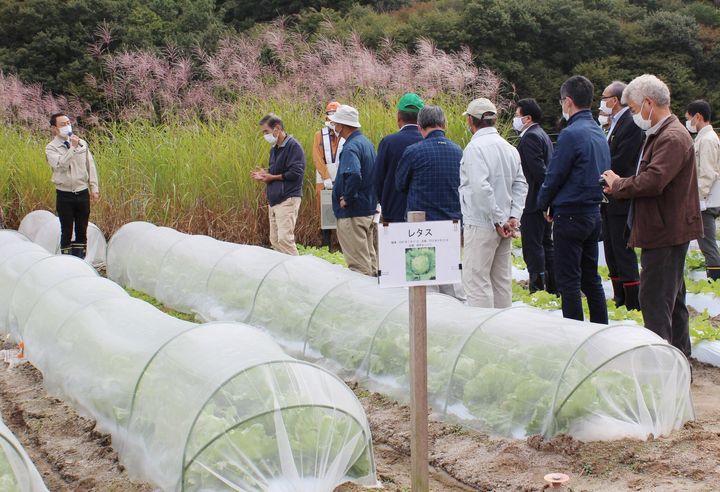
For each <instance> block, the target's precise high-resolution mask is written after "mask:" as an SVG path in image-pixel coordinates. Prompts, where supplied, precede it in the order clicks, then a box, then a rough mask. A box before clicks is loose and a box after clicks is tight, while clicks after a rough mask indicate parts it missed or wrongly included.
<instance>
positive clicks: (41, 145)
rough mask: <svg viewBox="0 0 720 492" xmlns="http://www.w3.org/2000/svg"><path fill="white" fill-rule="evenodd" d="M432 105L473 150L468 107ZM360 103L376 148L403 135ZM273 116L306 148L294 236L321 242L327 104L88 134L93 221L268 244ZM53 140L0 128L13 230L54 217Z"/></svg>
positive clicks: (0, 191)
mask: <svg viewBox="0 0 720 492" xmlns="http://www.w3.org/2000/svg"><path fill="white" fill-rule="evenodd" d="M432 102H435V103H438V104H440V105H441V106H442V107H443V108H444V110H445V112H446V113H447V116H448V121H449V130H448V135H449V136H450V138H453V139H454V140H455V141H456V142H458V144H460V145H465V144H466V143H467V141H468V140H469V137H470V135H469V134H468V133H467V131H466V130H465V122H464V118H463V117H462V116H461V115H462V112H463V111H464V109H465V104H466V101H464V100H459V99H444V100H443V99H438V100H436V101H432ZM353 104H354V105H356V106H357V107H358V109H359V111H360V121H361V124H362V130H363V132H364V133H365V134H366V135H367V136H368V137H369V138H370V140H371V141H372V142H373V143H375V144H376V145H377V144H378V143H379V141H380V139H381V138H382V137H383V136H385V135H388V134H390V133H393V132H395V131H397V123H396V120H395V118H396V116H395V110H394V109H393V108H391V107H388V106H386V105H385V104H384V103H383V102H382V101H380V100H377V99H372V98H365V99H358V100H356V101H354V102H353ZM269 111H273V112H275V113H277V114H278V115H279V116H281V117H282V118H283V120H284V123H285V126H286V128H287V130H288V132H289V133H290V134H292V135H293V136H294V137H295V138H297V139H298V141H299V142H300V143H301V144H302V146H303V148H304V149H305V153H306V157H307V159H308V161H309V162H308V166H307V171H306V176H305V184H304V191H305V194H304V200H303V206H302V207H301V212H300V217H299V219H298V225H297V228H296V236H297V240H298V242H300V243H303V244H309V245H316V244H319V242H320V227H319V218H318V217H317V214H316V211H315V203H314V196H315V193H314V184H315V175H314V167H313V166H312V140H313V136H314V134H315V132H316V131H317V130H318V129H319V128H320V127H321V126H322V124H323V118H324V115H323V113H322V110H321V109H320V107H319V105H318V107H314V106H312V105H307V104H303V103H299V102H298V103H295V102H285V101H257V100H253V99H245V100H242V101H239V102H238V104H237V106H236V108H235V112H234V113H232V114H228V115H227V117H226V118H225V119H224V120H223V121H221V122H201V121H183V122H181V121H175V122H170V123H167V124H162V125H153V124H151V123H148V122H137V123H134V124H114V125H109V126H107V127H103V128H97V129H94V130H91V131H86V132H83V131H80V132H79V133H80V134H81V136H83V137H84V138H86V139H87V140H88V142H89V144H90V148H91V150H92V151H93V154H94V155H95V158H96V161H97V165H98V172H99V175H100V187H101V201H100V202H99V203H98V205H97V206H96V207H95V208H94V210H93V212H92V216H91V220H92V221H93V222H95V223H96V224H97V225H98V226H100V228H101V229H102V230H103V231H104V232H105V233H106V234H108V235H110V234H112V233H113V232H114V231H115V230H116V229H117V228H118V227H120V226H122V225H123V224H125V223H127V222H130V221H134V220H147V221H150V222H153V223H156V224H159V225H166V226H170V227H174V228H177V229H179V230H182V231H186V232H192V233H197V234H209V235H212V236H214V237H217V238H219V239H224V240H231V241H236V242H241V243H252V244H266V243H267V237H268V234H267V228H268V225H267V216H266V213H267V212H266V209H265V198H264V190H265V186H264V185H262V184H259V183H256V182H255V181H253V180H251V179H250V177H249V174H250V171H251V170H252V168H253V167H255V166H256V165H262V166H266V165H267V159H268V154H269V150H270V146H269V145H268V144H267V143H266V142H265V141H264V140H263V139H262V137H261V134H260V132H259V128H258V125H257V122H258V121H259V120H260V118H261V117H262V116H263V115H264V114H266V113H267V112H269ZM503 131H506V130H503ZM49 140H50V135H49V132H48V133H47V134H44V133H43V134H33V133H30V132H29V131H27V130H23V129H19V128H15V127H7V126H5V127H2V128H0V146H1V147H2V148H3V149H4V150H3V153H4V156H3V159H4V161H5V162H6V163H7V165H8V166H7V167H4V168H3V172H2V173H0V199H2V203H1V206H2V208H3V212H4V215H5V217H6V218H7V220H8V223H9V225H10V226H11V227H16V226H17V225H18V223H19V221H20V219H22V217H23V216H24V215H25V214H27V213H28V212H30V211H32V210H34V209H37V208H46V209H49V210H53V209H54V188H53V186H52V184H51V182H50V175H51V172H50V169H49V167H48V166H47V163H46V161H45V153H44V152H45V145H46V143H47V142H48V141H49Z"/></svg>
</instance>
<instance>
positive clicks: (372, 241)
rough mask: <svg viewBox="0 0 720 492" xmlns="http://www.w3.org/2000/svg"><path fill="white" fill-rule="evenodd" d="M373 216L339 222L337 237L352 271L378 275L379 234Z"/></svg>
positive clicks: (351, 218) (340, 220) (339, 220)
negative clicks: (377, 243) (377, 242)
mask: <svg viewBox="0 0 720 492" xmlns="http://www.w3.org/2000/svg"><path fill="white" fill-rule="evenodd" d="M372 217H373V216H372V215H368V216H365V217H350V218H346V219H338V220H337V237H338V241H339V242H340V248H341V249H342V252H343V256H344V257H345V261H346V262H347V264H348V268H349V269H350V270H354V271H356V272H360V273H364V274H365V275H369V276H375V275H377V269H378V263H377V246H376V241H377V232H376V227H375V224H374V223H373V221H372Z"/></svg>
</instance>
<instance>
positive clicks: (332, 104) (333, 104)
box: [325, 101, 340, 113]
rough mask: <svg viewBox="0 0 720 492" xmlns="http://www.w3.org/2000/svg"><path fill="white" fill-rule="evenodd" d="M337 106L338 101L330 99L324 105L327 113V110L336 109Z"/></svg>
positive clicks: (338, 104) (338, 105)
mask: <svg viewBox="0 0 720 492" xmlns="http://www.w3.org/2000/svg"><path fill="white" fill-rule="evenodd" d="M339 107H340V103H339V102H337V101H330V102H329V103H327V106H325V112H326V113H327V112H328V111H337V108H339Z"/></svg>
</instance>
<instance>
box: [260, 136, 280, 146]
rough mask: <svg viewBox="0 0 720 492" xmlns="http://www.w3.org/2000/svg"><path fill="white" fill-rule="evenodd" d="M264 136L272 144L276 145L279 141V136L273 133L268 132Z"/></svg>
mask: <svg viewBox="0 0 720 492" xmlns="http://www.w3.org/2000/svg"><path fill="white" fill-rule="evenodd" d="M263 138H265V141H266V142H267V143H269V144H270V145H275V144H276V143H277V137H275V135H273V134H272V133H266V134H265V135H263Z"/></svg>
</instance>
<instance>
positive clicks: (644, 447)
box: [0, 362, 720, 492]
mask: <svg viewBox="0 0 720 492" xmlns="http://www.w3.org/2000/svg"><path fill="white" fill-rule="evenodd" d="M693 367H694V375H695V381H694V383H693V386H692V391H693V397H694V402H695V409H696V413H697V419H696V420H695V421H692V422H688V423H687V424H686V425H685V427H684V428H683V429H681V430H679V431H677V432H674V433H673V434H672V435H671V436H669V437H664V438H651V439H649V440H648V441H646V442H641V441H634V440H622V441H613V442H592V443H583V442H579V441H576V440H574V439H572V438H570V437H569V436H564V435H560V436H556V437H555V438H553V439H552V440H550V441H545V440H543V439H542V438H541V437H540V436H531V437H529V438H528V439H526V440H513V439H505V438H495V437H491V436H488V435H486V434H483V433H479V432H474V431H470V430H467V429H464V428H463V427H461V426H458V425H452V424H447V423H443V422H439V421H437V420H433V419H431V423H430V453H431V456H430V461H431V465H432V467H431V484H430V486H431V490H433V491H443V492H445V491H448V492H454V491H473V490H482V491H490V490H492V491H528V492H529V491H540V490H544V489H545V488H547V487H546V485H545V483H544V481H543V476H544V475H545V474H547V473H550V472H563V473H567V474H568V475H570V477H571V479H570V482H568V484H567V486H565V487H562V488H557V487H554V488H553V489H552V490H573V491H576V492H578V491H622V490H652V491H717V490H720V368H716V367H711V366H707V365H704V364H700V363H697V362H694V363H693ZM353 386H354V390H355V392H356V394H357V395H358V396H359V397H360V399H361V401H362V403H363V406H364V407H365V410H366V412H367V415H368V418H369V420H370V424H371V428H372V432H373V438H374V443H375V455H376V460H377V468H378V475H379V478H380V480H381V481H382V483H383V486H384V488H385V490H388V491H391V492H396V491H397V492H399V491H408V490H410V476H409V469H410V456H409V444H410V443H409V413H408V409H407V407H405V406H402V405H399V404H397V403H395V402H393V401H391V400H388V399H387V398H385V397H384V396H382V395H380V394H376V393H368V392H367V391H365V390H363V389H362V388H360V387H358V386H357V385H353ZM0 410H1V411H2V418H3V420H4V421H5V423H6V424H7V425H8V427H10V429H11V430H12V431H13V432H14V433H15V435H16V436H17V437H18V439H20V441H21V442H22V444H23V445H24V446H25V449H26V450H27V451H28V453H29V454H30V457H31V458H32V460H33V461H34V462H35V464H36V466H37V467H38V469H39V471H40V473H41V475H42V476H43V478H44V480H45V483H46V484H47V486H48V488H49V489H50V490H52V491H62V492H65V491H67V492H70V491H82V492H90V491H103V492H105V491H109V492H120V491H122V492H146V491H147V492H149V491H151V490H152V487H151V486H150V485H148V484H145V483H138V482H133V481H132V480H131V479H130V478H129V477H128V475H127V473H126V471H125V469H124V467H123V466H122V465H121V464H120V463H119V461H118V456H117V451H116V450H114V449H113V448H112V442H111V438H110V436H109V435H107V434H103V433H99V432H97V430H96V429H95V422H94V421H93V420H92V419H89V418H86V417H83V416H80V415H78V414H77V412H75V410H73V409H72V408H71V407H70V406H69V405H68V404H66V403H63V402H62V401H60V400H58V399H57V398H54V397H53V396H51V395H48V393H47V392H46V391H45V389H44V387H43V385H42V375H41V374H40V372H39V371H37V370H36V369H35V368H33V367H32V366H31V365H30V364H27V363H26V364H21V365H19V366H16V367H13V368H8V367H7V365H5V364H3V365H1V366H0ZM359 490H362V489H361V488H359V487H357V486H354V485H351V484H346V485H343V486H341V487H339V488H338V491H339V492H356V491H359Z"/></svg>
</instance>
